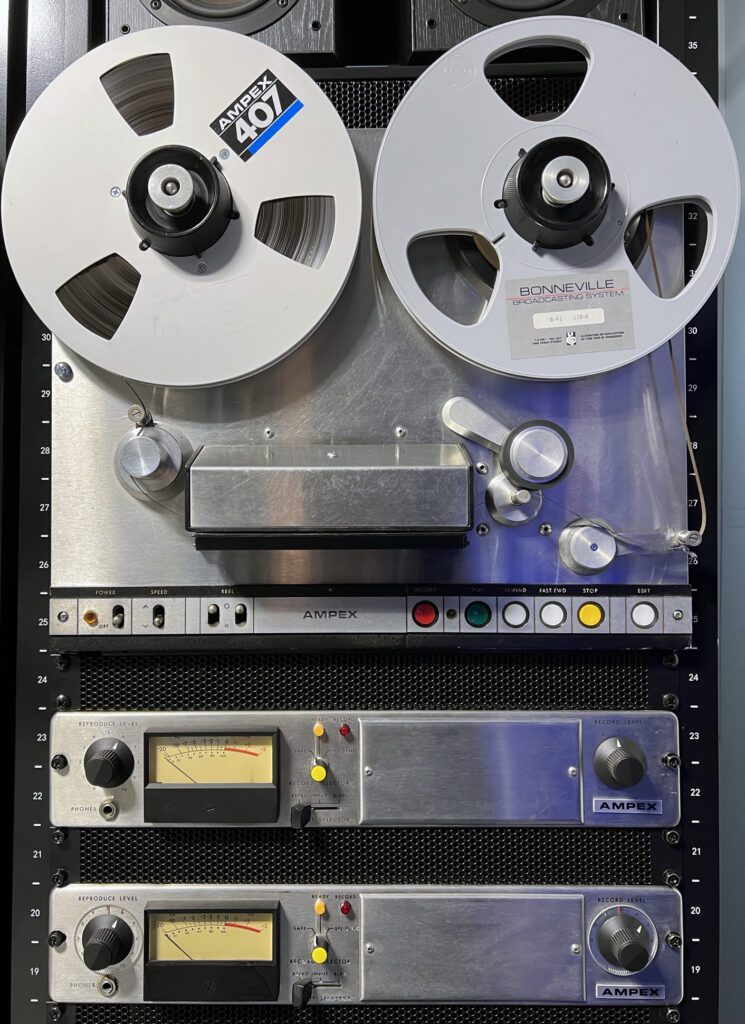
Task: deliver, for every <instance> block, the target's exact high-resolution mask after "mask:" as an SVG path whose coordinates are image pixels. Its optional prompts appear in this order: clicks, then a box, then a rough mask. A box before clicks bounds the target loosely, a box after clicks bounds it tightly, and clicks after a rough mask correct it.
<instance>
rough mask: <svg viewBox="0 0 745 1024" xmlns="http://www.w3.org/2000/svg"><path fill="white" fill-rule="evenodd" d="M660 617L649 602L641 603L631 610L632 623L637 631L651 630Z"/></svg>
mask: <svg viewBox="0 0 745 1024" xmlns="http://www.w3.org/2000/svg"><path fill="white" fill-rule="evenodd" d="M659 617H660V616H659V612H658V611H657V609H656V608H655V606H654V605H653V604H649V603H648V602H647V601H641V602H640V603H639V604H636V605H634V607H633V608H632V609H631V621H632V622H633V623H634V625H635V626H636V628H637V629H651V628H652V626H654V625H655V623H656V622H657V620H658V619H659Z"/></svg>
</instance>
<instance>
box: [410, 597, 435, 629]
mask: <svg viewBox="0 0 745 1024" xmlns="http://www.w3.org/2000/svg"><path fill="white" fill-rule="evenodd" d="M411 617H412V619H413V620H414V622H416V624H417V626H419V627H420V628H421V629H429V628H430V626H434V624H435V623H436V622H437V620H438V619H439V617H440V613H439V611H438V610H437V605H435V604H432V602H431V601H420V602H419V604H415V605H414V609H413V611H412V613H411Z"/></svg>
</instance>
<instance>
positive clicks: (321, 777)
mask: <svg viewBox="0 0 745 1024" xmlns="http://www.w3.org/2000/svg"><path fill="white" fill-rule="evenodd" d="M328 773H329V770H328V768H327V767H326V765H325V764H324V762H323V761H314V763H313V767H312V768H311V770H310V777H311V779H313V781H314V782H325V781H326V777H327V775H328Z"/></svg>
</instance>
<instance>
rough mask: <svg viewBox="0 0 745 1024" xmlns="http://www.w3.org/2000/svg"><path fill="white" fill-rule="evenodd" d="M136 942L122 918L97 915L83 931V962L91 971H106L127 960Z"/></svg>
mask: <svg viewBox="0 0 745 1024" xmlns="http://www.w3.org/2000/svg"><path fill="white" fill-rule="evenodd" d="M134 941H135V937H134V935H133V934H132V929H131V928H130V927H129V925H128V924H127V922H126V921H123V920H122V918H121V917H114V916H113V915H111V914H97V915H96V917H92V918H91V919H90V921H89V922H88V924H87V925H86V926H85V928H84V929H83V962H84V963H85V966H86V967H87V968H88V970H90V971H105V970H107V969H108V968H109V967H113V965H114V964H119V963H121V962H122V960H125V959H126V957H127V956H128V955H129V953H130V951H131V949H132V946H133V945H134Z"/></svg>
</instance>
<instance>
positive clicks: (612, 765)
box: [593, 736, 647, 789]
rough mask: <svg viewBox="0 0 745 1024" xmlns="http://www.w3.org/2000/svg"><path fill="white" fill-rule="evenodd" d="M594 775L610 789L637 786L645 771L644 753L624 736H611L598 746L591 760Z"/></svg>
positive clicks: (645, 760)
mask: <svg viewBox="0 0 745 1024" xmlns="http://www.w3.org/2000/svg"><path fill="white" fill-rule="evenodd" d="M593 767H594V769H595V774H596V775H597V777H598V778H599V779H600V781H601V782H604V783H605V785H606V786H610V787H611V788H612V789H631V788H632V787H633V786H638V785H639V783H640V782H641V781H642V779H643V778H644V775H645V773H646V771H647V759H646V757H645V756H644V751H643V750H642V749H641V747H639V746H638V745H637V744H636V743H634V741H633V740H630V739H628V737H626V736H611V737H610V739H607V740H605V741H604V742H603V743H601V744H600V746H599V747H598V749H597V750H596V751H595V757H594V758H593Z"/></svg>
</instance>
